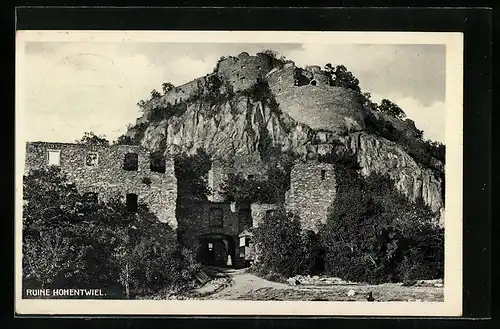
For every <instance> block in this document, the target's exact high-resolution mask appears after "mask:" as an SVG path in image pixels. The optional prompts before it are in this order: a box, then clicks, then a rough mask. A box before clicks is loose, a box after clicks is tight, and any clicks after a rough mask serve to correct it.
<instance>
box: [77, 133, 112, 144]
mask: <svg viewBox="0 0 500 329" xmlns="http://www.w3.org/2000/svg"><path fill="white" fill-rule="evenodd" d="M76 143H78V144H88V145H102V146H108V145H109V141H108V140H107V139H106V136H105V135H99V136H98V135H96V134H94V133H93V132H92V131H91V132H86V133H84V135H83V137H82V138H81V139H80V140H77V141H76Z"/></svg>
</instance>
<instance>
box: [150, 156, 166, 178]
mask: <svg viewBox="0 0 500 329" xmlns="http://www.w3.org/2000/svg"><path fill="white" fill-rule="evenodd" d="M165 167H166V164H165V156H163V154H161V153H152V154H151V156H150V158H149V169H150V170H151V171H154V172H157V173H161V174H164V173H165Z"/></svg>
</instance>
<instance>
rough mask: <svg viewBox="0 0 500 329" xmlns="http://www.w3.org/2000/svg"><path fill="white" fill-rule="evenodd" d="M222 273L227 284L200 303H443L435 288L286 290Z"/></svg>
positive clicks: (242, 273) (302, 287)
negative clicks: (368, 300)
mask: <svg viewBox="0 0 500 329" xmlns="http://www.w3.org/2000/svg"><path fill="white" fill-rule="evenodd" d="M225 273H226V274H227V275H228V276H229V278H230V281H231V282H230V284H229V285H226V286H224V287H223V288H222V289H220V290H218V291H217V292H214V293H210V294H207V295H205V296H204V297H202V298H201V299H223V300H224V299H225V300H235V299H240V300H281V301H285V300H304V301H305V300H330V301H366V295H367V293H368V292H370V291H371V292H373V296H374V297H375V299H376V301H443V297H444V295H443V288H435V287H403V286H401V285H397V284H382V285H355V286H340V285H338V286H307V285H298V286H289V285H287V284H284V283H278V282H272V281H268V280H265V279H262V278H260V277H258V276H256V275H254V274H251V273H248V272H247V271H246V270H244V269H243V270H227V271H225ZM202 289H211V288H209V287H205V288H202ZM349 290H354V291H355V292H356V293H355V295H353V296H349V295H348V292H349Z"/></svg>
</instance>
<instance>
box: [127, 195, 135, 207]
mask: <svg viewBox="0 0 500 329" xmlns="http://www.w3.org/2000/svg"><path fill="white" fill-rule="evenodd" d="M127 210H128V211H132V212H137V194H134V193H129V194H127Z"/></svg>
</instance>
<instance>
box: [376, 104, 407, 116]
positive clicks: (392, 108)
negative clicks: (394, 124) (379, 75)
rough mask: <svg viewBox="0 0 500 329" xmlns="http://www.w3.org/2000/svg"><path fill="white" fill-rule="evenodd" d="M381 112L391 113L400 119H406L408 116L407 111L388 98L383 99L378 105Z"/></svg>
mask: <svg viewBox="0 0 500 329" xmlns="http://www.w3.org/2000/svg"><path fill="white" fill-rule="evenodd" d="M378 109H379V111H380V112H383V113H386V114H389V115H391V116H393V117H395V118H398V119H404V118H405V117H406V114H405V112H404V111H403V110H402V109H401V108H400V107H399V106H398V105H397V104H396V103H393V102H391V101H390V100H388V99H383V100H382V101H381V102H380V105H379V106H378Z"/></svg>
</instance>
